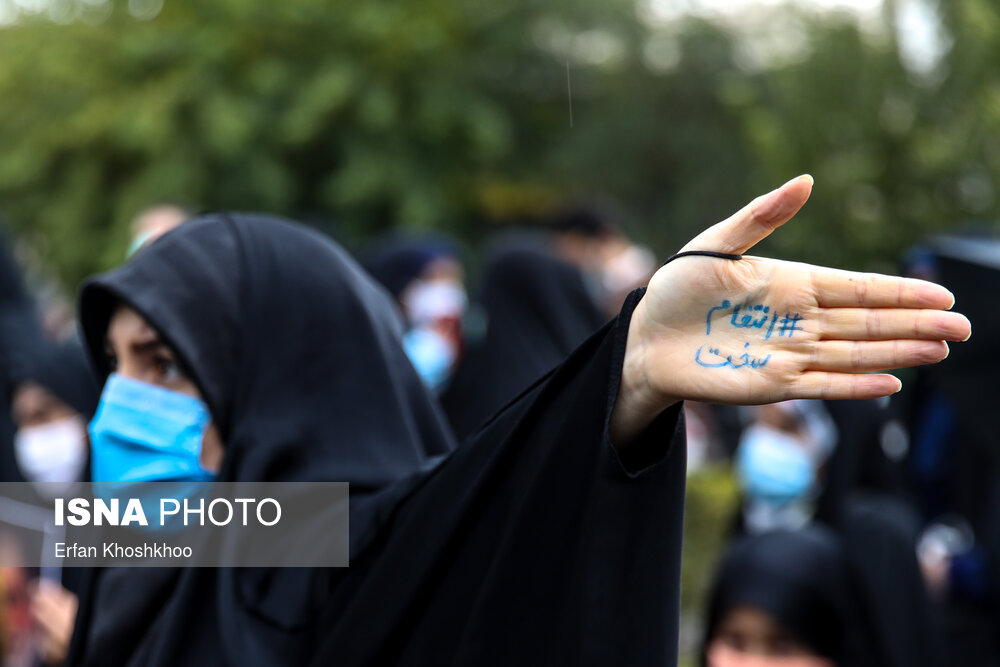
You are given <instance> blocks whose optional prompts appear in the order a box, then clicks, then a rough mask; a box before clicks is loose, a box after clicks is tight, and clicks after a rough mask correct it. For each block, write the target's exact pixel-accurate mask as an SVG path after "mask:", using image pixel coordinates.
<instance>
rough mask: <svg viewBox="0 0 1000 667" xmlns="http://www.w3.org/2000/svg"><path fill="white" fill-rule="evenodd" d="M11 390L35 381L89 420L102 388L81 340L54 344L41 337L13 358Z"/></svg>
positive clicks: (95, 407)
mask: <svg viewBox="0 0 1000 667" xmlns="http://www.w3.org/2000/svg"><path fill="white" fill-rule="evenodd" d="M10 379H11V382H10V390H11V391H12V392H13V391H14V390H16V388H17V385H19V384H21V383H22V382H28V381H30V382H35V383H37V384H39V385H41V386H42V387H43V388H44V389H45V390H46V391H48V392H49V393H51V394H52V395H53V396H55V397H56V398H58V399H59V400H60V401H62V402H63V403H65V404H66V405H68V406H69V407H71V408H73V409H74V410H76V411H77V412H79V413H80V415H81V416H82V417H83V418H84V419H87V420H89V419H90V418H91V417H93V416H94V411H95V410H96V409H97V402H98V400H99V399H100V397H101V388H100V386H99V385H98V384H97V379H96V378H95V377H94V371H93V369H92V368H91V366H90V362H89V361H88V360H87V354H86V352H85V351H84V349H83V346H82V345H81V344H80V341H78V340H76V339H73V340H69V341H67V342H65V343H52V342H49V341H48V340H47V339H39V340H37V341H36V342H35V343H34V344H33V345H32V346H31V347H30V348H29V349H26V350H25V352H24V353H23V354H21V355H19V356H18V357H17V358H16V359H14V360H13V361H12V368H11V378H10Z"/></svg>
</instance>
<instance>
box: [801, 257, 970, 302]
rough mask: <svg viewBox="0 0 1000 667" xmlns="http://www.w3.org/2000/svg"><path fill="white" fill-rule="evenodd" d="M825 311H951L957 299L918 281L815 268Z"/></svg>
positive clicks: (813, 276) (816, 287) (816, 286)
mask: <svg viewBox="0 0 1000 667" xmlns="http://www.w3.org/2000/svg"><path fill="white" fill-rule="evenodd" d="M810 278H811V281H812V288H813V293H814V294H815V297H816V301H817V302H818V304H819V305H820V307H822V308H855V307H862V308H930V309H936V310H949V309H950V308H951V307H952V306H954V305H955V296H954V295H953V294H952V293H951V292H949V291H948V290H947V289H945V288H944V287H942V286H941V285H938V284H935V283H931V282H928V281H926V280H918V279H916V278H898V277H896V276H884V275H881V274H878V273H855V272H853V271H841V270H839V269H822V268H818V267H816V268H814V269H813V271H812V274H811V276H810Z"/></svg>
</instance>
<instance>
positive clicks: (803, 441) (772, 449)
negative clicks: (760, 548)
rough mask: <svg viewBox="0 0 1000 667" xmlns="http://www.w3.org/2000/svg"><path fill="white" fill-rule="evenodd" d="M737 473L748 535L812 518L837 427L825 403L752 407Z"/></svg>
mask: <svg viewBox="0 0 1000 667" xmlns="http://www.w3.org/2000/svg"><path fill="white" fill-rule="evenodd" d="M751 410H752V411H753V412H752V414H753V415H754V421H753V422H751V423H750V425H749V426H747V427H746V429H745V430H744V432H743V436H742V438H741V439H740V444H739V447H738V449H737V452H736V471H737V477H738V479H739V483H740V487H741V488H742V490H743V494H744V501H743V507H742V516H741V520H742V526H743V528H744V530H745V531H746V532H748V533H751V534H753V533H760V532H764V531H768V530H774V529H776V528H786V529H794V528H800V527H802V526H804V525H805V524H806V523H808V522H809V521H810V519H811V518H812V516H813V513H814V511H815V507H814V503H815V500H816V498H817V496H818V494H819V491H820V489H821V483H820V471H821V468H822V466H823V464H824V462H825V461H826V460H827V458H828V457H829V456H830V454H831V452H832V451H833V447H834V444H835V443H836V438H837V430H836V427H835V426H834V424H833V422H832V421H831V419H830V417H829V415H828V414H827V413H826V411H825V409H824V408H823V404H822V402H821V401H785V402H782V403H772V404H769V405H761V406H758V407H756V408H751Z"/></svg>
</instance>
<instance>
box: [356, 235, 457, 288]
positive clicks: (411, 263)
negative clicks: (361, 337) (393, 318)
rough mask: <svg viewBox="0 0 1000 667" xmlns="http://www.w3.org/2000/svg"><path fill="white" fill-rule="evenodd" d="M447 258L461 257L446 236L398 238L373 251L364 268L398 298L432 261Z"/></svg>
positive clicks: (368, 253) (363, 260) (364, 260)
mask: <svg viewBox="0 0 1000 667" xmlns="http://www.w3.org/2000/svg"><path fill="white" fill-rule="evenodd" d="M443 257H452V258H457V257H458V248H457V247H456V245H455V243H454V242H453V241H452V240H451V239H449V238H447V237H445V236H426V237H415V236H414V237H411V236H395V237H391V238H388V239H385V240H383V241H382V242H380V243H378V244H376V245H375V246H373V247H372V248H369V249H368V250H367V251H366V252H365V253H364V254H363V255H362V256H361V265H362V266H363V267H364V268H365V269H366V270H367V271H368V272H369V273H370V274H371V275H372V277H373V278H375V280H377V281H378V282H379V283H381V284H382V286H383V287H385V288H386V289H387V290H389V293H390V294H392V295H393V296H394V297H397V298H398V297H399V295H400V294H401V293H402V292H403V290H405V289H406V286H407V285H409V284H410V283H411V282H413V281H414V280H415V279H417V278H418V277H419V276H420V274H422V273H423V272H424V270H426V269H427V266H428V265H429V264H430V263H431V262H433V261H434V260H436V259H440V258H443Z"/></svg>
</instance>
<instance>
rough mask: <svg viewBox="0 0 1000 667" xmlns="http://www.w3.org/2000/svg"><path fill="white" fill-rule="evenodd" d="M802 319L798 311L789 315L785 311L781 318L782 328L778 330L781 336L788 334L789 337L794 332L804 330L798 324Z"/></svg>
mask: <svg viewBox="0 0 1000 667" xmlns="http://www.w3.org/2000/svg"><path fill="white" fill-rule="evenodd" d="M801 320H802V318H801V317H800V316H799V314H798V313H795V314H794V315H789V314H788V313H785V316H784V317H783V318H781V329H779V330H778V335H779V336H785V335H787V336H788V337H789V338H791V337H792V333H794V332H796V331H802V329H801V328H800V327H799V326H798V323H799V322H800V321H801Z"/></svg>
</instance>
